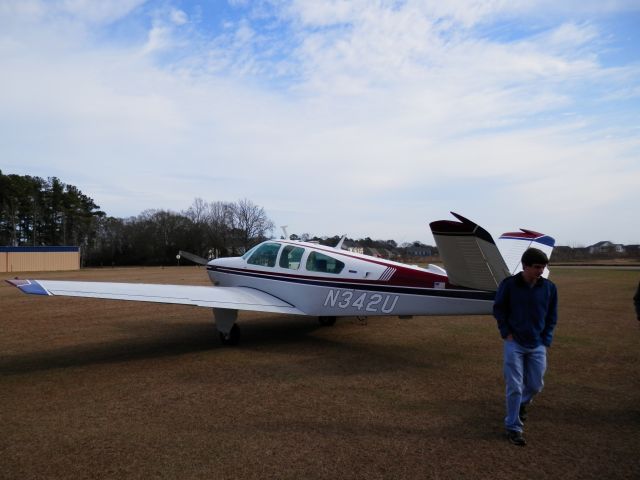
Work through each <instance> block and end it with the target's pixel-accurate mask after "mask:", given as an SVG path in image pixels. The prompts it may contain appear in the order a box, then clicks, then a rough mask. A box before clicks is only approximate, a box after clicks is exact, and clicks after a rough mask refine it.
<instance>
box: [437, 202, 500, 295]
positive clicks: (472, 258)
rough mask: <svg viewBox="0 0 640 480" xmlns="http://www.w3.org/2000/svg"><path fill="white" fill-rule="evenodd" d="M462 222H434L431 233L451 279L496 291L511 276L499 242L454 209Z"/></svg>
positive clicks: (457, 282)
mask: <svg viewBox="0 0 640 480" xmlns="http://www.w3.org/2000/svg"><path fill="white" fill-rule="evenodd" d="M451 214H452V215H453V216H454V217H456V218H457V219H458V220H459V222H456V221H453V220H439V221H436V222H431V223H430V224H429V226H430V227H431V232H432V233H433V237H434V239H435V241H436V245H437V246H438V250H439V251H440V256H441V257H442V260H443V262H444V267H445V269H446V270H447V275H448V277H449V282H450V283H452V284H454V285H458V286H461V287H467V288H473V289H476V290H489V291H496V290H497V289H498V285H499V284H500V282H501V281H502V280H503V279H505V278H506V277H508V276H509V274H510V272H509V268H508V267H507V265H506V263H505V261H504V259H503V258H502V255H501V254H500V251H499V250H498V247H497V245H496V242H494V240H493V238H492V237H491V234H489V232H487V231H486V230H485V229H484V228H482V227H480V226H479V225H477V224H475V223H473V222H472V221H471V220H468V219H466V218H464V217H463V216H462V215H458V214H457V213H454V212H451Z"/></svg>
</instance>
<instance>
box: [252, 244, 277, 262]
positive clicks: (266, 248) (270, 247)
mask: <svg viewBox="0 0 640 480" xmlns="http://www.w3.org/2000/svg"><path fill="white" fill-rule="evenodd" d="M278 250H280V244H279V243H265V244H263V245H260V246H259V247H258V248H256V250H255V251H254V252H253V253H252V254H251V256H250V257H249V260H247V263H248V264H250V265H260V266H261V267H275V266H276V257H277V256H278Z"/></svg>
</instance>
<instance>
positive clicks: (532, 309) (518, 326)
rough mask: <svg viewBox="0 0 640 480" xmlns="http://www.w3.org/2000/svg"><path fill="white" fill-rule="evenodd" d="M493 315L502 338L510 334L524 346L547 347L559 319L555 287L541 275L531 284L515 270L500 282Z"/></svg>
mask: <svg viewBox="0 0 640 480" xmlns="http://www.w3.org/2000/svg"><path fill="white" fill-rule="evenodd" d="M493 316H494V317H496V320H498V328H499V329H500V335H501V336H502V338H507V335H509V334H511V335H513V338H514V340H515V341H516V342H518V343H519V344H520V345H522V346H523V347H526V348H535V347H538V346H540V345H545V346H547V347H549V346H551V340H552V339H553V329H554V328H555V326H556V322H557V321H558V290H557V289H556V286H555V284H554V283H553V282H552V281H550V280H547V279H546V278H542V277H541V278H539V279H538V280H537V282H536V283H535V285H534V286H533V287H531V286H530V285H529V284H528V283H527V282H525V280H524V278H523V277H522V272H520V273H517V274H516V275H513V276H511V277H508V278H505V279H504V280H503V281H502V282H501V283H500V286H499V287H498V293H496V299H495V302H494V304H493Z"/></svg>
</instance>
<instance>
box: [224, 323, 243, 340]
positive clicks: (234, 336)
mask: <svg viewBox="0 0 640 480" xmlns="http://www.w3.org/2000/svg"><path fill="white" fill-rule="evenodd" d="M220 341H221V342H222V344H223V345H238V342H240V327H239V326H238V325H236V324H234V325H233V327H231V331H230V332H229V333H228V334H224V333H222V332H220Z"/></svg>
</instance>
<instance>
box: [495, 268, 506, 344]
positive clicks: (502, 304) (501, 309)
mask: <svg viewBox="0 0 640 480" xmlns="http://www.w3.org/2000/svg"><path fill="white" fill-rule="evenodd" d="M509 298H510V291H509V284H508V282H507V279H504V280H503V281H502V282H500V286H499V287H498V291H497V293H496V299H495V300H494V302H493V316H494V317H495V318H496V320H497V321H498V330H500V336H501V337H502V338H507V335H509V333H510V332H509Z"/></svg>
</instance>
